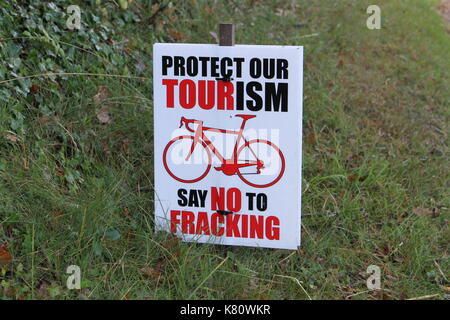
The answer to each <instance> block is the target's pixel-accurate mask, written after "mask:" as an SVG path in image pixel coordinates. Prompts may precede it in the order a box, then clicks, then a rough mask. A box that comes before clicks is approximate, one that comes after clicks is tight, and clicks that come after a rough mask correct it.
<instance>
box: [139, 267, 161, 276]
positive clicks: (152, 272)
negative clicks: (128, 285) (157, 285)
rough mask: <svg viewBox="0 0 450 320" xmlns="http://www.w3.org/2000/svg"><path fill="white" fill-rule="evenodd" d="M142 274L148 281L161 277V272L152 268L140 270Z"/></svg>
mask: <svg viewBox="0 0 450 320" xmlns="http://www.w3.org/2000/svg"><path fill="white" fill-rule="evenodd" d="M140 271H141V272H142V274H143V275H144V276H146V277H147V278H150V279H158V278H160V277H161V270H158V269H157V268H152V267H143V268H141V269H140Z"/></svg>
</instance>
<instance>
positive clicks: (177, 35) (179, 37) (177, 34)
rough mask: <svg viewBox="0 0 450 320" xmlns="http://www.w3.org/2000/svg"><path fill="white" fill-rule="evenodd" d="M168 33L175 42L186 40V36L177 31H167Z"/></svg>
mask: <svg viewBox="0 0 450 320" xmlns="http://www.w3.org/2000/svg"><path fill="white" fill-rule="evenodd" d="M169 33H170V35H171V36H172V37H173V38H174V39H175V40H176V41H184V40H186V36H185V35H184V34H183V33H182V32H180V31H178V30H171V31H169Z"/></svg>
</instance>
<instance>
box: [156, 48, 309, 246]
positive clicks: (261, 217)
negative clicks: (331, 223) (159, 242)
mask: <svg viewBox="0 0 450 320" xmlns="http://www.w3.org/2000/svg"><path fill="white" fill-rule="evenodd" d="M153 89H154V91H153V99H154V105H153V108H154V146H155V148H154V168H155V184H154V188H155V225H156V230H166V231H169V232H173V233H176V234H177V235H178V236H180V237H182V239H183V240H185V241H196V242H201V243H215V244H224V245H240V246H254V247H268V248H283V249H296V248H297V247H298V246H299V245H300V223H301V221H300V218H301V214H300V212H301V206H300V205H301V141H302V96H303V47H296V46H256V45H236V46H231V47H224V46H217V45H208V44H160V43H158V44H155V45H154V47H153Z"/></svg>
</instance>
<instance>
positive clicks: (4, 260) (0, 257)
mask: <svg viewBox="0 0 450 320" xmlns="http://www.w3.org/2000/svg"><path fill="white" fill-rule="evenodd" d="M11 261H12V255H11V253H10V252H9V251H8V246H7V245H6V244H4V245H3V246H1V247H0V266H6V265H7V264H9V263H10V262H11Z"/></svg>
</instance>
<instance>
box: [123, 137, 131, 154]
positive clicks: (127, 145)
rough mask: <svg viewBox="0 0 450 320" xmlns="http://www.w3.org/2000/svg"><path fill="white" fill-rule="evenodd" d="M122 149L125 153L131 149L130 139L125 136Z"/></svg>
mask: <svg viewBox="0 0 450 320" xmlns="http://www.w3.org/2000/svg"><path fill="white" fill-rule="evenodd" d="M122 149H123V151H124V152H125V153H128V152H129V150H130V139H128V138H125V139H123V140H122Z"/></svg>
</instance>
